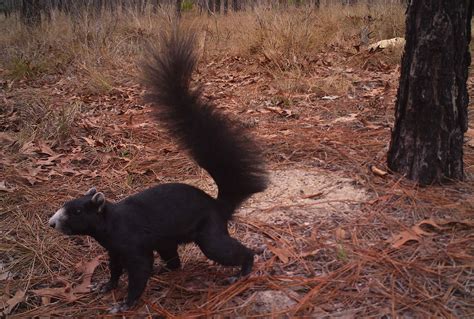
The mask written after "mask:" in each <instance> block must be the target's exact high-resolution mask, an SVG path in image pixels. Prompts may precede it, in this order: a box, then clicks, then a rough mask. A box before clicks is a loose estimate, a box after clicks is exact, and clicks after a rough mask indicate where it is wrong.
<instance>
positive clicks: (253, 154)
mask: <svg viewBox="0 0 474 319" xmlns="http://www.w3.org/2000/svg"><path fill="white" fill-rule="evenodd" d="M196 63H197V56H196V52H195V38H194V36H193V34H192V33H191V32H190V31H187V32H183V31H179V30H178V29H177V28H175V29H174V30H173V31H172V32H171V33H170V35H163V36H162V38H161V50H155V52H154V53H153V54H152V57H151V59H150V61H149V62H148V63H146V64H145V65H144V67H143V72H144V79H145V84H146V85H147V87H148V94H147V101H149V102H151V104H152V106H153V109H154V115H155V118H156V119H157V120H158V121H159V122H161V123H163V124H165V125H166V127H167V129H168V130H169V132H170V133H171V135H172V136H173V137H175V138H176V139H177V141H178V142H179V144H180V145H181V146H182V147H184V149H186V150H187V151H188V152H189V154H190V155H191V156H192V158H193V159H194V160H195V161H196V162H197V163H198V164H199V165H200V166H201V167H202V168H204V169H205V170H206V171H207V172H208V173H209V174H210V175H211V177H212V178H213V179H214V181H215V182H216V184H217V187H218V195H217V198H213V197H211V196H209V195H208V194H206V193H205V192H204V191H202V190H200V189H198V188H196V187H193V186H190V185H186V184H181V183H170V184H161V185H157V186H154V187H151V188H149V189H147V190H144V191H142V192H140V193H137V194H135V195H132V196H130V197H127V198H125V199H124V200H122V201H120V202H117V203H112V202H109V201H107V200H106V199H105V196H104V194H103V193H101V192H97V191H96V189H95V188H92V189H90V190H89V191H88V192H87V193H86V194H85V195H84V196H82V197H80V198H77V199H74V200H71V201H69V202H67V203H65V204H64V206H63V207H62V208H61V209H59V210H58V211H57V212H56V213H55V214H54V215H53V216H52V217H51V218H50V220H49V225H50V226H51V227H53V228H56V229H57V230H59V231H61V232H62V233H64V234H67V235H89V236H92V237H93V238H95V239H96V240H97V241H98V242H99V243H100V244H101V245H102V246H103V247H104V248H105V249H106V250H107V251H108V254H109V268H110V280H109V281H108V282H107V283H106V284H104V285H103V286H102V288H101V291H102V292H107V291H109V290H111V289H114V288H116V287H117V283H118V280H119V278H120V276H121V274H122V272H123V270H126V271H127V272H128V282H129V283H128V295H127V297H126V299H125V301H124V302H122V303H121V304H119V305H117V306H115V307H114V308H112V312H118V311H124V310H127V309H129V308H131V307H133V306H134V305H135V304H136V302H137V300H138V298H139V297H140V296H141V294H142V293H143V290H144V289H145V287H146V283H147V281H148V278H149V277H150V275H151V273H152V267H153V251H157V252H158V253H159V255H160V257H161V259H162V260H163V261H164V262H165V263H166V267H167V268H168V269H177V268H179V267H180V260H179V256H178V252H177V248H178V245H179V244H183V243H189V242H195V243H196V244H197V245H198V246H199V247H200V249H201V250H202V252H203V253H204V254H205V255H206V256H207V257H208V258H209V259H212V260H214V261H216V262H218V263H220V264H222V265H225V266H240V267H241V270H240V275H242V276H245V275H247V274H249V273H250V272H251V270H252V266H253V255H254V254H253V252H252V251H251V250H250V249H249V248H247V247H245V246H244V245H242V244H241V243H240V242H238V241H237V240H236V239H234V238H232V237H230V236H229V233H228V230H227V223H228V221H229V220H230V219H231V217H232V214H233V213H234V211H235V209H236V208H238V207H239V205H240V204H241V203H242V202H243V201H245V200H246V199H247V198H248V197H249V196H251V195H252V194H254V193H257V192H261V191H263V190H265V188H266V187H267V178H266V171H265V169H264V165H263V162H262V158H261V155H260V153H259V151H258V147H257V145H256V144H255V143H254V142H253V141H252V140H250V139H249V138H248V137H247V136H246V134H245V132H244V129H243V128H242V126H239V125H237V124H236V123H233V122H232V121H231V120H229V119H228V118H226V117H225V116H224V115H223V114H221V113H219V112H218V111H216V109H215V108H214V107H213V106H212V105H211V104H210V103H208V102H205V101H203V99H202V98H201V89H199V88H198V89H191V88H190V82H191V76H192V73H193V71H194V69H195V66H196Z"/></svg>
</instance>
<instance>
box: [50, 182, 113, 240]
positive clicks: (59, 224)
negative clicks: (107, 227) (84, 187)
mask: <svg viewBox="0 0 474 319" xmlns="http://www.w3.org/2000/svg"><path fill="white" fill-rule="evenodd" d="M105 204H106V200H105V195H104V194H103V193H101V192H97V190H96V189H95V188H94V187H93V188H91V189H89V190H88V191H87V192H86V193H85V194H84V196H81V197H79V198H76V199H73V200H71V201H68V202H66V203H65V204H64V205H63V207H61V208H60V209H59V210H58V211H57V212H56V213H54V215H53V216H51V218H50V219H49V226H51V227H53V228H54V229H56V230H58V231H60V232H62V233H63V234H66V235H90V234H91V232H93V231H94V229H96V227H97V225H98V224H99V223H100V220H101V219H102V216H101V215H102V214H103V211H104V209H105Z"/></svg>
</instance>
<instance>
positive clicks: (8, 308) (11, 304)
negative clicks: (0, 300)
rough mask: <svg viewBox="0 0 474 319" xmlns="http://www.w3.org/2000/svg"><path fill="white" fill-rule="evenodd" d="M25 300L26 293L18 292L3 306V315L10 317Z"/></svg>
mask: <svg viewBox="0 0 474 319" xmlns="http://www.w3.org/2000/svg"><path fill="white" fill-rule="evenodd" d="M24 299H25V291H23V290H21V289H20V290H18V291H17V292H16V293H15V295H14V296H13V297H11V298H10V299H8V300H7V302H6V304H5V305H2V306H3V311H2V312H1V315H9V314H10V313H11V312H12V310H13V308H15V306H16V305H18V304H19V303H20V302H22V301H23V300H24Z"/></svg>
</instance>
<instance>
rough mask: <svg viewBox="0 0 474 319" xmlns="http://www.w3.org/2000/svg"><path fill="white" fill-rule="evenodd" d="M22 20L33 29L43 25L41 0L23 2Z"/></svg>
mask: <svg viewBox="0 0 474 319" xmlns="http://www.w3.org/2000/svg"><path fill="white" fill-rule="evenodd" d="M21 20H22V21H23V23H24V24H26V25H27V26H30V27H33V26H37V25H39V24H40V23H41V6H40V2H39V0H22V6H21Z"/></svg>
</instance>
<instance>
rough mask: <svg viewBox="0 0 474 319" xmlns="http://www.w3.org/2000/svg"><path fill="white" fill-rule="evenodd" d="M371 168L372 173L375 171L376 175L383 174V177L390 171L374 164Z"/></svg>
mask: <svg viewBox="0 0 474 319" xmlns="http://www.w3.org/2000/svg"><path fill="white" fill-rule="evenodd" d="M370 170H371V171H372V173H374V174H375V175H377V176H381V177H384V176H385V175H387V174H388V173H387V172H386V171H383V170H381V169H380V168H378V167H376V166H374V165H371V166H370Z"/></svg>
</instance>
